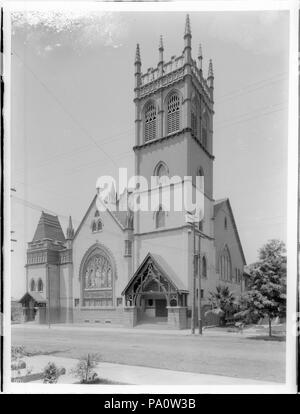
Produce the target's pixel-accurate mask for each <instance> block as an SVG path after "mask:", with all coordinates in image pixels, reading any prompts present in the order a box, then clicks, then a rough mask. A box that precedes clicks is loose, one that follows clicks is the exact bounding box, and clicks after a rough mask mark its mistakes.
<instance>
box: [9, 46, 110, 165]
mask: <svg viewBox="0 0 300 414" xmlns="http://www.w3.org/2000/svg"><path fill="white" fill-rule="evenodd" d="M12 54H13V55H14V56H17V58H18V59H19V60H20V61H21V62H22V63H23V65H24V66H25V67H26V68H27V69H28V71H29V72H30V73H31V74H32V75H33V77H34V78H35V79H36V80H37V82H38V83H39V84H40V85H42V86H43V88H44V89H45V90H46V91H47V92H48V93H49V95H50V96H51V97H52V98H53V99H54V100H55V102H56V103H57V104H58V105H59V107H60V108H61V109H62V110H63V111H64V112H65V113H66V114H67V115H68V116H69V117H70V118H71V119H72V121H73V122H74V123H75V124H76V125H77V127H78V128H79V129H80V130H81V131H82V132H83V133H84V134H85V135H86V136H87V137H88V138H89V139H90V140H91V141H92V142H93V143H94V144H95V145H96V146H97V147H98V149H100V151H101V152H102V153H103V154H105V156H106V157H107V158H108V159H109V160H110V161H111V162H112V163H113V164H114V165H115V166H116V167H118V165H117V164H116V163H115V161H114V159H113V158H112V157H111V156H110V155H109V154H108V153H107V152H106V151H105V150H104V149H103V148H102V147H100V146H99V144H98V142H97V141H96V140H95V139H94V138H93V137H92V135H91V134H90V133H89V131H87V129H86V128H85V127H83V126H82V125H81V124H80V123H79V122H78V121H77V119H76V118H74V116H73V115H72V114H71V112H70V111H69V110H67V109H66V108H65V107H64V105H63V104H62V102H61V101H60V100H59V99H58V98H57V97H56V95H54V93H53V92H52V91H51V90H50V89H49V88H48V87H47V85H46V84H45V83H44V82H43V81H41V80H40V79H39V77H38V76H37V75H36V74H35V72H34V71H33V70H32V69H31V68H30V67H29V66H28V65H27V64H26V63H25V62H24V61H23V60H22V59H21V57H20V56H19V55H18V54H17V53H16V52H15V51H14V52H12Z"/></svg>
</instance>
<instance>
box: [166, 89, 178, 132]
mask: <svg viewBox="0 0 300 414" xmlns="http://www.w3.org/2000/svg"><path fill="white" fill-rule="evenodd" d="M167 113H168V118H167V133H168V134H170V133H172V132H175V131H178V130H179V125H180V122H179V119H180V101H179V96H178V95H177V93H173V94H172V95H171V96H170V98H169V99H168V110H167Z"/></svg>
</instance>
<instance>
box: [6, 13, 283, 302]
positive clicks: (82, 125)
mask: <svg viewBox="0 0 300 414" xmlns="http://www.w3.org/2000/svg"><path fill="white" fill-rule="evenodd" d="M185 14H186V13H185V12H184V13H183V12H123V13H117V12H113V13H112V12H110V13H104V12H94V13H91V12H84V11H83V12H78V11H76V12H71V11H70V12H66V11H65V12H63V13H60V12H49V11H48V12H43V13H42V12H33V13H26V14H24V13H15V14H14V15H13V19H12V42H11V48H12V56H11V186H12V187H14V188H15V189H16V192H12V198H11V209H12V210H11V211H12V224H11V225H12V230H13V231H15V233H14V238H15V239H17V242H16V243H14V244H13V250H14V251H13V252H12V253H11V254H12V264H11V265H12V292H11V294H12V296H13V297H16V298H18V297H20V296H21V295H22V294H23V293H24V291H25V268H24V265H25V261H26V247H27V243H28V242H30V241H31V240H32V238H33V235H34V231H35V228H36V226H37V223H38V220H39V217H40V214H41V211H42V210H44V211H47V212H50V213H53V214H57V215H58V217H59V220H60V222H61V225H62V227H63V229H64V231H65V229H66V227H67V221H68V216H69V215H71V216H72V219H73V223H74V226H75V228H76V227H77V226H78V225H79V223H80V221H81V219H82V217H83V215H84V214H85V212H86V210H87V208H88V206H89V204H90V202H91V200H92V198H93V196H94V194H95V185H96V180H97V178H98V177H99V176H101V175H113V176H117V171H118V168H119V167H123V168H124V167H127V168H128V176H129V177H130V176H131V175H132V174H133V172H134V170H133V168H134V156H133V151H132V147H133V145H134V104H133V97H134V95H133V88H134V65H133V63H134V56H135V49H136V43H139V44H140V50H141V59H142V70H143V71H146V69H147V68H148V67H150V66H151V67H155V66H156V65H157V63H158V44H159V36H160V35H162V36H163V39H164V47H165V51H164V55H165V59H166V60H169V59H170V58H171V56H172V55H177V56H178V55H180V54H181V52H182V50H183V45H184V41H183V33H184V23H185ZM288 19H289V16H288V12H285V11H261V12H191V13H190V20H191V28H192V54H193V57H194V58H195V59H196V56H197V51H198V45H199V43H201V44H202V50H203V58H204V59H203V67H204V74H206V73H207V69H208V61H209V59H210V58H211V59H212V60H213V65H214V74H215V90H214V98H215V116H214V137H213V140H214V141H213V146H214V155H215V161H214V198H215V199H219V198H224V197H229V199H230V202H231V206H232V209H233V213H234V216H235V221H236V224H237V227H238V231H239V236H240V239H241V242H242V246H243V249H244V253H245V256H246V261H247V263H251V262H253V261H255V260H256V259H257V250H258V249H259V248H260V247H261V246H262V245H263V244H264V243H266V242H267V241H268V240H270V239H273V238H278V239H281V240H283V241H286V191H287V134H288V124H287V119H288V102H287V101H288V70H289V68H288V47H289V45H288V35H289V20H288Z"/></svg>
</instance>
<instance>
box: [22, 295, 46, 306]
mask: <svg viewBox="0 0 300 414" xmlns="http://www.w3.org/2000/svg"><path fill="white" fill-rule="evenodd" d="M28 296H30V297H31V298H32V299H33V300H34V301H35V302H37V303H46V302H47V301H46V299H44V298H43V297H42V296H41V294H40V293H39V292H26V293H25V295H23V296H22V297H21V299H20V300H19V302H23V301H24V299H26V298H27V297H28Z"/></svg>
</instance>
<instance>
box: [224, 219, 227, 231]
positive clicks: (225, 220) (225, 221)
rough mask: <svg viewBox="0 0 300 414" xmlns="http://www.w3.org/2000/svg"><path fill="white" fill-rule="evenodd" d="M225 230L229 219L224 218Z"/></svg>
mask: <svg viewBox="0 0 300 414" xmlns="http://www.w3.org/2000/svg"><path fill="white" fill-rule="evenodd" d="M224 228H225V229H227V217H225V218H224Z"/></svg>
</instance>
